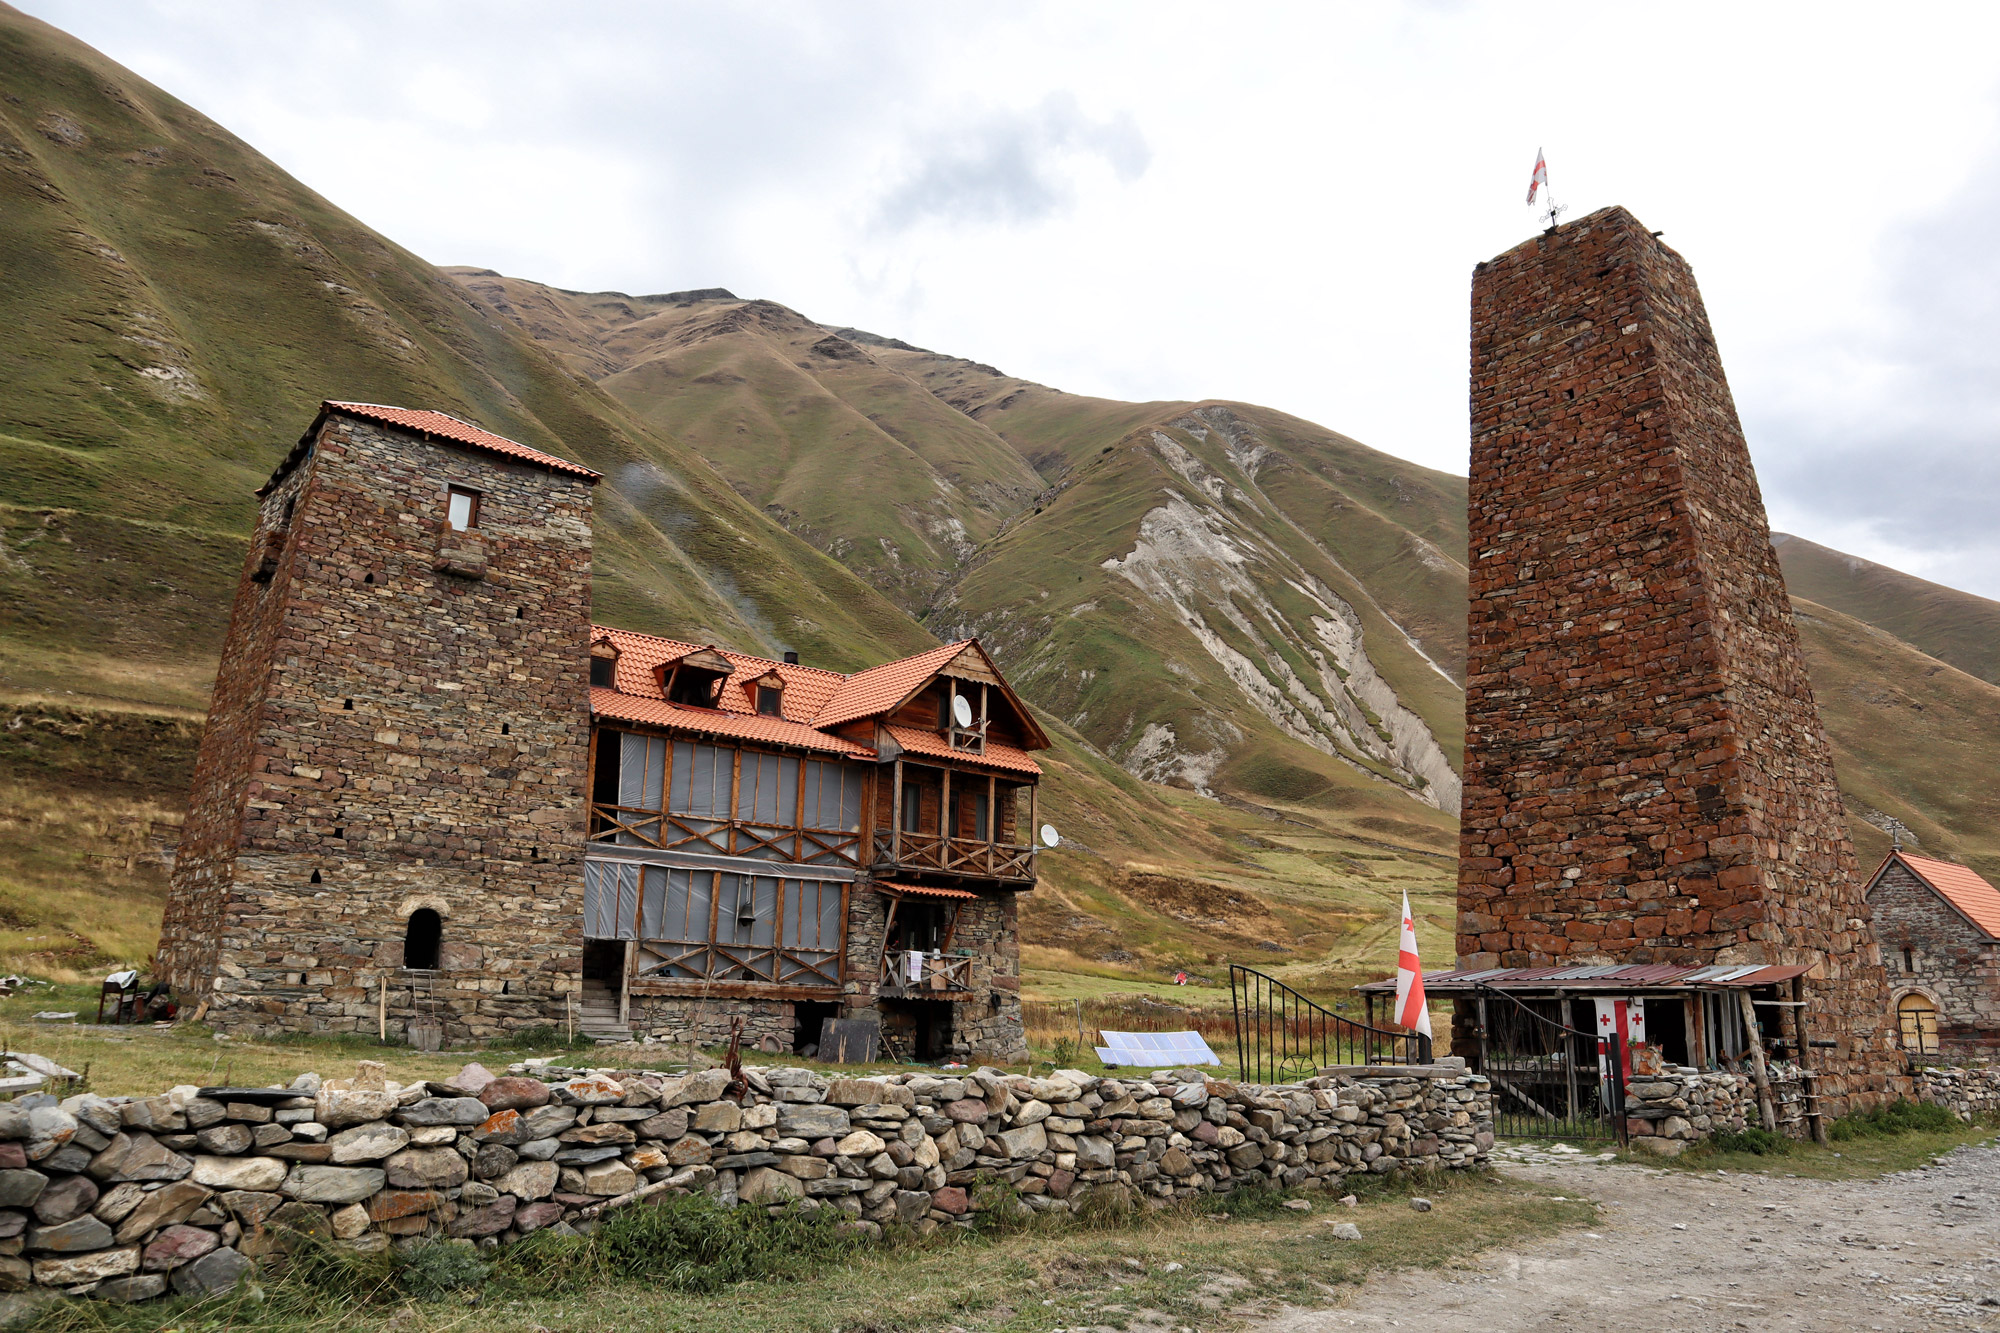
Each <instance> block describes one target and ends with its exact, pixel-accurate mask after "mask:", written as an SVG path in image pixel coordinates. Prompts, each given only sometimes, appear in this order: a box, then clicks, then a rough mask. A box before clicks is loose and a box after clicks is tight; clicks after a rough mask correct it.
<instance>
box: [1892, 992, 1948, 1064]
mask: <svg viewBox="0 0 2000 1333" xmlns="http://www.w3.org/2000/svg"><path fill="white" fill-rule="evenodd" d="M1896 1027H1897V1030H1898V1031H1899V1032H1901V1034H1902V1039H1903V1049H1904V1050H1905V1051H1908V1052H1909V1053H1910V1054H1911V1055H1936V1054H1937V1053H1938V1023H1937V1006H1936V1005H1935V1004H1932V1003H1931V1000H1930V997H1929V996H1928V995H1923V994H1920V993H1919V992H1916V991H1912V992H1910V993H1909V994H1908V995H1905V996H1904V997H1903V998H1902V999H1900V1000H1898V1001H1896Z"/></svg>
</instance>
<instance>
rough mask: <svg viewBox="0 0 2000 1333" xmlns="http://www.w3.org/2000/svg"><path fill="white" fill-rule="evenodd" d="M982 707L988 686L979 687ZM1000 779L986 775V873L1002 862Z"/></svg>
mask: <svg viewBox="0 0 2000 1333" xmlns="http://www.w3.org/2000/svg"><path fill="white" fill-rule="evenodd" d="M979 690H980V695H979V698H980V707H982V708H984V707H985V706H986V705H985V699H986V687H985V686H984V685H982V686H980V687H979ZM999 834H1000V779H998V778H996V777H994V776H993V775H992V774H991V773H988V774H987V775H986V873H987V874H989V875H991V874H994V873H996V867H997V866H998V865H999V864H1000V853H999V850H998V849H997V848H995V847H994V845H993V844H994V843H996V842H998V841H999V840H1000V838H999Z"/></svg>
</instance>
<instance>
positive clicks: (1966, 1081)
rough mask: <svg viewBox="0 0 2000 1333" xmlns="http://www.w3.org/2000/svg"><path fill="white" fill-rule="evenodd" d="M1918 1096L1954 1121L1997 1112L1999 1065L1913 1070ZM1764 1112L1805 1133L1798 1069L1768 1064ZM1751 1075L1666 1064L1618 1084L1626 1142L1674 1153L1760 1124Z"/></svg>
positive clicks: (1798, 1134)
mask: <svg viewBox="0 0 2000 1333" xmlns="http://www.w3.org/2000/svg"><path fill="white" fill-rule="evenodd" d="M1912 1073H1913V1076H1914V1078H1915V1082H1916V1096H1917V1099H1918V1100H1919V1101H1929V1102H1936V1103H1937V1104H1938V1105H1940V1106H1943V1107H1944V1108H1946V1109H1947V1110H1949V1111H1951V1112H1953V1113H1954V1114H1956V1115H1957V1116H1958V1117H1959V1119H1961V1120H1971V1119H1973V1118H1974V1117H1975V1116H1980V1115H1991V1114H1996V1113H2000V1067H1994V1066H1964V1065H1960V1066H1953V1065H1933V1066H1929V1067H1921V1066H1920V1067H1918V1068H1917V1069H1915V1070H1913V1071H1912ZM1770 1084H1771V1103H1772V1105H1771V1110H1772V1112H1773V1114H1775V1115H1776V1116H1777V1118H1778V1129H1779V1131H1780V1132H1781V1133H1783V1134H1785V1135H1787V1136H1789V1137H1791V1138H1795V1139H1804V1138H1810V1137H1811V1134H1812V1131H1811V1129H1810V1127H1809V1125H1808V1123H1807V1120H1806V1114H1805V1086H1804V1083H1803V1082H1802V1081H1801V1079H1800V1078H1799V1070H1798V1068H1797V1066H1795V1065H1790V1064H1787V1063H1786V1062H1785V1061H1782V1060H1777V1061H1773V1062H1772V1063H1771V1066H1770ZM1763 1123H1764V1118H1763V1114H1762V1112H1761V1111H1760V1110H1759V1109H1758V1106H1757V1084H1756V1080H1754V1079H1753V1078H1751V1076H1750V1075H1748V1074H1730V1073H1722V1072H1714V1071H1711V1072H1701V1071H1697V1070H1694V1069H1689V1068H1687V1067H1685V1066H1679V1065H1670V1066H1668V1067H1667V1068H1666V1069H1665V1070H1663V1071H1662V1072H1660V1073H1658V1074H1646V1075H1640V1076H1637V1077H1635V1078H1633V1079H1632V1081H1631V1082H1629V1083H1627V1084H1626V1085H1625V1129H1626V1132H1627V1134H1628V1135H1629V1136H1630V1140H1631V1146H1632V1147H1633V1148H1636V1149H1638V1150H1640V1151H1642V1152H1652V1153H1656V1154H1658V1155H1660V1156H1662V1157H1677V1156H1679V1155H1680V1154H1681V1153H1683V1152H1685V1151H1686V1150H1687V1149H1688V1147H1689V1146H1690V1145H1692V1144H1695V1143H1698V1142H1700V1141H1701V1140H1703V1139H1706V1138H1708V1137H1710V1136H1711V1135H1714V1134H1722V1133H1728V1132H1731V1131H1735V1130H1741V1129H1743V1128H1745V1127H1747V1126H1751V1125H1755V1126H1759V1127H1761V1126H1762V1125H1763Z"/></svg>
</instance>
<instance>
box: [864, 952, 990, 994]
mask: <svg viewBox="0 0 2000 1333" xmlns="http://www.w3.org/2000/svg"><path fill="white" fill-rule="evenodd" d="M876 991H877V993H878V994H880V995H882V996H884V997H886V998H888V999H892V1000H969V999H971V998H972V960H971V959H970V958H959V957H955V956H953V955H951V954H934V953H923V952H921V951H906V950H892V951H890V952H887V953H884V954H883V955H882V975H881V979H880V980H879V982H878V983H877V985H876Z"/></svg>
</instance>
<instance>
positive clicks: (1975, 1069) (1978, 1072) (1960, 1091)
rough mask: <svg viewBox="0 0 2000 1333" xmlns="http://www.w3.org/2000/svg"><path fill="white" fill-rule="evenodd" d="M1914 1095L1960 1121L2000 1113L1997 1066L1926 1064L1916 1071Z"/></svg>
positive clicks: (1999, 1079) (1989, 1116) (1998, 1070)
mask: <svg viewBox="0 0 2000 1333" xmlns="http://www.w3.org/2000/svg"><path fill="white" fill-rule="evenodd" d="M1916 1084H1917V1095H1918V1096H1919V1097H1921V1098H1922V1099H1923V1100H1925V1101H1927V1102H1936V1103H1937V1104H1938V1105H1939V1106H1942V1107H1944V1108H1945V1109H1946V1110H1948V1111H1951V1112H1952V1113H1954V1114H1955V1115H1957V1116H1958V1118H1959V1119H1960V1120H1976V1119H1980V1118H1982V1117H1986V1118H1991V1117H1995V1116H2000V1066H1996V1065H1926V1066H1923V1067H1921V1068H1919V1069H1918V1070H1917V1071H1916Z"/></svg>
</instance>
